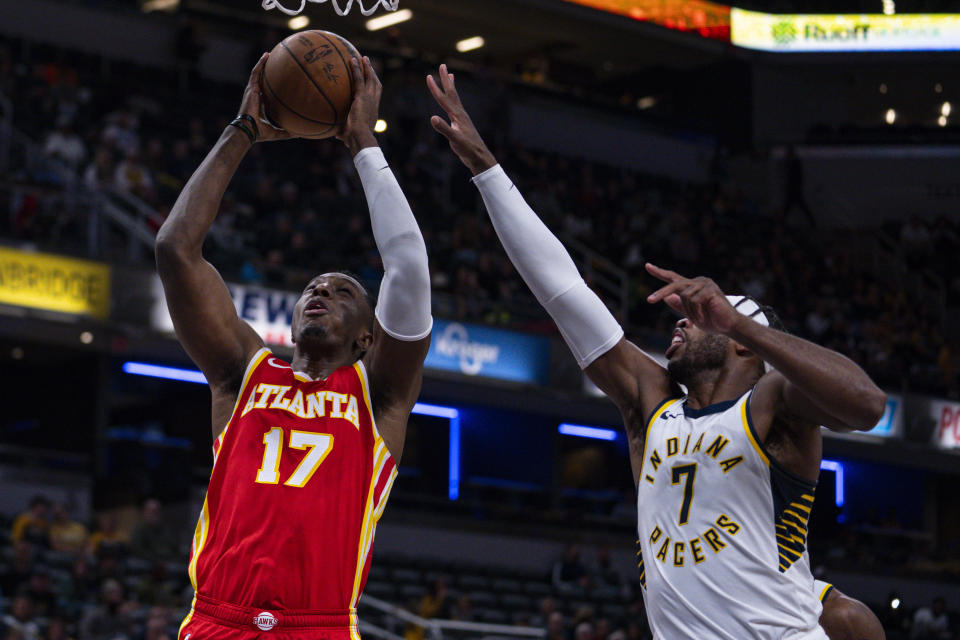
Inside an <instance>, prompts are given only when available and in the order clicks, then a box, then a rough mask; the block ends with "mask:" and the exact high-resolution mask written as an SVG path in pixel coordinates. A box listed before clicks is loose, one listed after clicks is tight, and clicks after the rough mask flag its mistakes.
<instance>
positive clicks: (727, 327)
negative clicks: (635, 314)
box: [646, 262, 745, 334]
mask: <svg viewBox="0 0 960 640" xmlns="http://www.w3.org/2000/svg"><path fill="white" fill-rule="evenodd" d="M646 267H647V272H648V273H649V274H650V275H652V276H653V277H654V278H657V279H658V280H662V281H663V282H666V283H667V285H666V286H664V287H661V288H660V289H658V290H657V291H655V292H654V293H651V294H650V295H649V296H647V302H649V303H650V304H656V303H657V302H665V303H667V305H668V306H669V307H670V308H671V309H673V310H674V311H676V312H678V313H682V314H683V315H684V316H686V317H687V319H689V320H690V321H691V322H693V324H695V325H697V326H698V327H700V328H701V329H703V330H704V331H706V332H708V333H724V334H726V333H729V332H731V331H733V329H734V327H735V326H736V324H737V322H738V321H740V320H741V319H742V318H744V317H745V316H742V315H741V314H740V313H738V312H737V310H736V309H734V308H733V305H732V304H730V301H729V300H727V297H726V296H725V295H724V294H723V291H721V290H720V287H718V286H717V283H716V282H714V281H713V280H711V279H710V278H704V277H702V276H701V277H699V278H692V279H691V278H684V277H683V276H681V275H680V274H679V273H676V272H674V271H669V270H667V269H661V268H660V267H658V266H656V265H653V264H650V263H649V262H648V263H647V264H646Z"/></svg>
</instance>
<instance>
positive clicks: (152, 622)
mask: <svg viewBox="0 0 960 640" xmlns="http://www.w3.org/2000/svg"><path fill="white" fill-rule="evenodd" d="M171 622H172V620H171V616H170V611H169V610H168V609H166V608H164V607H151V609H150V613H149V614H148V615H147V622H146V625H145V626H144V633H143V640H171V637H170V633H169V631H170V627H171Z"/></svg>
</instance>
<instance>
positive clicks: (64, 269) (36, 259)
mask: <svg viewBox="0 0 960 640" xmlns="http://www.w3.org/2000/svg"><path fill="white" fill-rule="evenodd" d="M0 303H3V304H12V305H17V306H20V307H31V308H33V309H46V310H49V311H60V312H62V313H73V314H78V315H86V316H93V317H95V318H101V319H105V318H106V317H107V316H108V315H109V314H110V267H108V266H107V265H105V264H100V263H98V262H91V261H89V260H77V259H76V258H66V257H64V256H57V255H52V254H48V253H29V252H26V251H17V250H15V249H4V248H0Z"/></svg>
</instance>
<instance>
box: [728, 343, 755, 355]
mask: <svg viewBox="0 0 960 640" xmlns="http://www.w3.org/2000/svg"><path fill="white" fill-rule="evenodd" d="M730 344H731V345H733V352H734V353H736V354H737V355H738V356H740V357H741V358H749V357H750V356H752V355H753V351H750V349H747V348H746V347H745V346H743V345H742V344H740V343H739V342H737V341H736V340H731V341H730Z"/></svg>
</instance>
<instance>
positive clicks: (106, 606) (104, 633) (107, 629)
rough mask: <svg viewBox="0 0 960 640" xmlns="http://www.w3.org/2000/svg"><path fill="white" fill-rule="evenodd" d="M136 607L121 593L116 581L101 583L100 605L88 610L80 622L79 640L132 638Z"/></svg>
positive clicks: (120, 587)
mask: <svg viewBox="0 0 960 640" xmlns="http://www.w3.org/2000/svg"><path fill="white" fill-rule="evenodd" d="M135 609H136V605H135V604H134V603H133V602H129V601H128V600H127V599H126V598H125V597H124V593H123V585H121V584H120V583H119V582H117V581H116V580H107V581H106V582H104V583H103V593H102V604H100V605H99V606H97V607H94V608H93V609H90V610H89V611H88V612H87V614H86V615H84V616H83V620H81V621H80V640H118V638H122V639H124V640H127V639H130V638H132V637H133V633H134V628H135V625H134V618H133V612H134V610H135Z"/></svg>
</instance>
